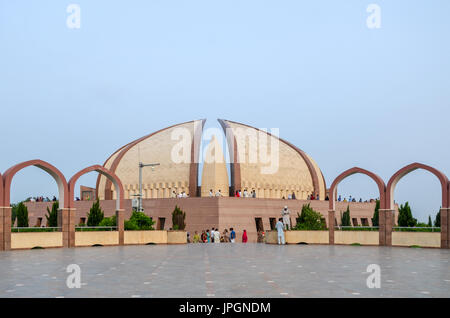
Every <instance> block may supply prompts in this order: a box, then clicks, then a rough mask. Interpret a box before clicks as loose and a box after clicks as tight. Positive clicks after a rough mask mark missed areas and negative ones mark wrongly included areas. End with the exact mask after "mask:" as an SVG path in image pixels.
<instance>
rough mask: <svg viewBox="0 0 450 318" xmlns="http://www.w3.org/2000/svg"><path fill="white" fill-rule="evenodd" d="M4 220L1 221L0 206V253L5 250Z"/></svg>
mask: <svg viewBox="0 0 450 318" xmlns="http://www.w3.org/2000/svg"><path fill="white" fill-rule="evenodd" d="M3 223H4V220H3V207H2V206H0V251H3V250H4V249H5V243H4V241H5V238H4V233H5V230H4V225H3Z"/></svg>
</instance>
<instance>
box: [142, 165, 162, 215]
mask: <svg viewBox="0 0 450 318" xmlns="http://www.w3.org/2000/svg"><path fill="white" fill-rule="evenodd" d="M155 166H159V163H147V164H144V163H142V162H139V195H138V196H139V206H138V211H139V212H143V211H144V209H143V208H142V168H144V167H152V171H153V170H154V169H155V168H154V167H155Z"/></svg>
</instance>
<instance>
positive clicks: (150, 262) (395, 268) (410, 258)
mask: <svg viewBox="0 0 450 318" xmlns="http://www.w3.org/2000/svg"><path fill="white" fill-rule="evenodd" d="M449 259H450V250H441V249H424V248H418V249H414V248H399V247H394V248H391V247H369V246H328V245H289V246H277V245H265V244H256V243H255V244H223V243H222V244H188V245H144V246H112V247H86V248H72V249H45V250H21V251H8V252H0V297H449V296H450V264H449ZM69 264H78V265H79V266H80V268H81V288H73V289H70V288H68V287H67V285H66V279H67V277H68V276H69V275H70V273H67V272H66V269H67V266H68V265H69ZM369 264H378V265H380V267H381V288H373V289H371V288H368V287H367V285H366V280H367V277H368V276H369V275H370V273H368V272H367V271H366V270H367V266H368V265H369Z"/></svg>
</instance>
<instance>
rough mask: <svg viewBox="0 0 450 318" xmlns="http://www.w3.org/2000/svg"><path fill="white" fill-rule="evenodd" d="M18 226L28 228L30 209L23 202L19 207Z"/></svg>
mask: <svg viewBox="0 0 450 318" xmlns="http://www.w3.org/2000/svg"><path fill="white" fill-rule="evenodd" d="M17 226H18V227H28V208H27V206H26V205H25V204H23V202H20V203H19V204H18V205H17Z"/></svg>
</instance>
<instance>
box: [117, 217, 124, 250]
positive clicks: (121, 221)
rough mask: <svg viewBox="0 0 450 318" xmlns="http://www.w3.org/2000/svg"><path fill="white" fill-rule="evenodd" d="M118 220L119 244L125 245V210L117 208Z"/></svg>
mask: <svg viewBox="0 0 450 318" xmlns="http://www.w3.org/2000/svg"><path fill="white" fill-rule="evenodd" d="M116 222H117V231H118V232H119V245H123V244H124V242H125V239H124V235H125V233H124V230H125V210H117V211H116Z"/></svg>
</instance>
